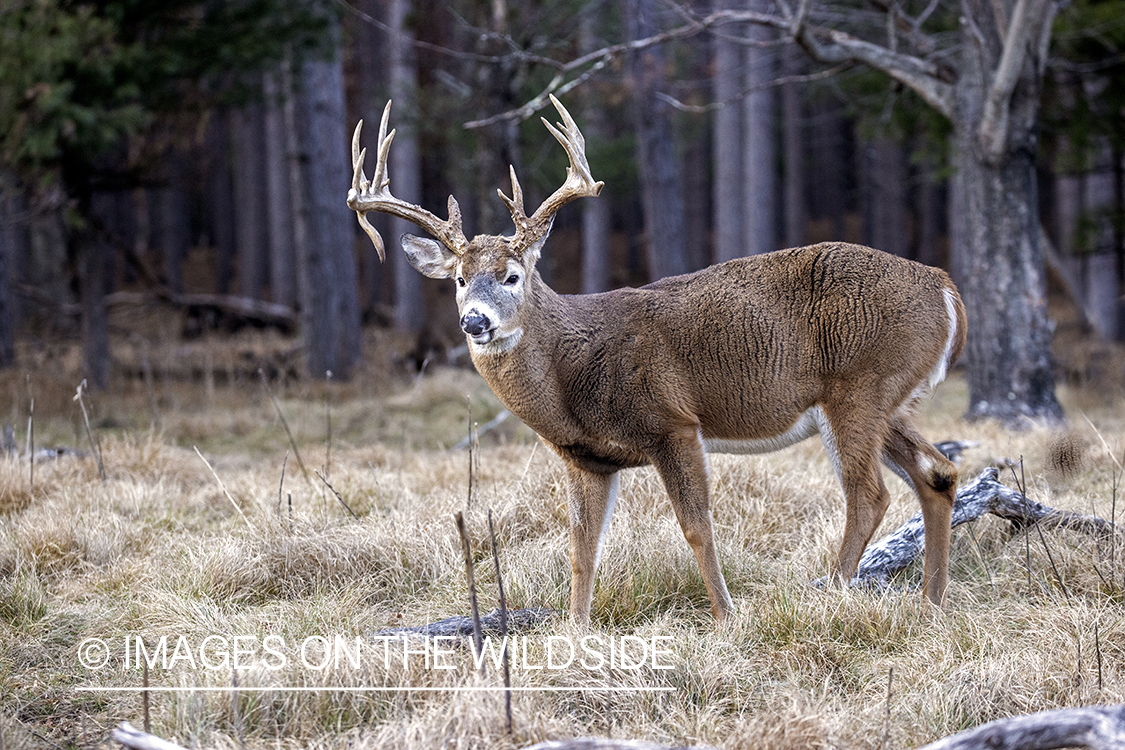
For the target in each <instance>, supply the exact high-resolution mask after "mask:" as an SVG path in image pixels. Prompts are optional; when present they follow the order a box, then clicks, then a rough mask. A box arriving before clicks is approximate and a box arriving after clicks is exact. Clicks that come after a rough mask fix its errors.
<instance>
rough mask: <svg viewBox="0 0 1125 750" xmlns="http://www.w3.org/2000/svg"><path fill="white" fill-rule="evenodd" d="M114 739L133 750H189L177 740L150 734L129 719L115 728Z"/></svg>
mask: <svg viewBox="0 0 1125 750" xmlns="http://www.w3.org/2000/svg"><path fill="white" fill-rule="evenodd" d="M112 737H113V739H114V740H115V741H116V742H120V743H121V744H122V745H124V746H125V747H128V748H132V750H187V748H185V747H183V746H182V745H177V744H176V743H175V742H169V741H168V740H164V739H161V738H159V737H157V736H156V735H155V734H148V733H146V732H142V731H141V730H139V729H137V728H136V727H134V726H133V725H132V724H130V723H129V722H127V721H123V722H121V724H120V725H118V727H117V728H116V729H114V730H113V735H112Z"/></svg>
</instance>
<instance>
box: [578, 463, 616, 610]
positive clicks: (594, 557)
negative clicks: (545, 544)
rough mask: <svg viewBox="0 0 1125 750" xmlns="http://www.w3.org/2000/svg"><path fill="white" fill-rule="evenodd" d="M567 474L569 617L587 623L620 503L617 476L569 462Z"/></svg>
mask: <svg viewBox="0 0 1125 750" xmlns="http://www.w3.org/2000/svg"><path fill="white" fill-rule="evenodd" d="M566 476H567V484H568V486H569V489H570V493H569V494H570V571H571V575H570V618H571V620H572V621H573V622H575V623H576V624H578V625H581V626H583V627H584V626H586V625H587V624H589V622H590V604H591V602H592V601H593V598H594V573H595V571H597V569H598V560H599V558H600V557H601V552H602V541H603V540H604V539H605V533H606V531H608V530H609V522H610V519H611V518H612V517H613V506H614V505H615V504H616V503H617V488H618V476H617V474H616V473H613V474H597V473H594V472H591V471H586V470H584V469H580V468H578V467H577V466H573V465H571V464H569V463H568V464H566Z"/></svg>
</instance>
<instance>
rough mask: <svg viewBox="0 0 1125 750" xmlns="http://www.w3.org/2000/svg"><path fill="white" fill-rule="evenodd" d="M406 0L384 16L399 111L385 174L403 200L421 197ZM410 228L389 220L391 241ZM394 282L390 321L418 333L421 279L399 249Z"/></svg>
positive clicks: (421, 318)
mask: <svg viewBox="0 0 1125 750" xmlns="http://www.w3.org/2000/svg"><path fill="white" fill-rule="evenodd" d="M411 5H412V3H411V0H391V2H390V6H389V10H390V14H389V15H390V17H389V19H388V21H389V23H388V26H389V27H390V30H389V32H388V37H389V38H388V40H387V42H388V43H387V56H388V63H387V67H388V69H389V70H390V78H391V80H390V84H391V99H392V100H394V102H395V107H396V111H397V112H398V113H399V119H398V121H397V123H398V124H397V127H396V128H395V132H396V135H395V148H394V150H393V151H392V152H391V164H390V173H391V175H392V176H393V177H394V181H395V192H397V193H398V194H399V195H400V196H401V197H402V199H403V200H407V201H410V202H412V203H420V202H421V200H422V157H421V154H420V153H419V151H418V135H417V121H418V116H419V114H418V96H417V89H418V83H417V64H416V62H415V56H414V47H413V43H414V36H413V34H412V33H411V31H410V28H409V27H408V26H407V18H408V16H409V15H410V12H411ZM412 231H414V225H413V224H411V223H410V222H408V221H404V220H402V219H398V218H392V219H391V238H392V239H391V241H392V242H394V243H397V242H398V238H399V237H401V236H402V235H404V234H408V233H411V232H412ZM391 264H392V267H393V269H394V271H393V274H394V283H395V296H394V304H395V323H396V325H398V326H399V327H401V328H404V329H406V330H408V331H412V332H414V333H417V332H419V331H421V330H422V328H423V326H424V325H425V323H426V318H425V309H424V308H423V306H422V277H421V276H419V275H418V274H417V273H415V272H414V269H412V268H411V267H410V263H409V262H408V261H407V259H406V256H405V254H404V253H395V252H392V253H391Z"/></svg>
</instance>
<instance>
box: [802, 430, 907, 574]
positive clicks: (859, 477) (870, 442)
mask: <svg viewBox="0 0 1125 750" xmlns="http://www.w3.org/2000/svg"><path fill="white" fill-rule="evenodd" d="M824 416H825V418H824V419H821V420H819V422H820V424H819V429H820V435H821V441H822V442H823V443H824V447H825V450H826V451H827V452H828V456H829V458H830V459H831V460H832V464H833V466H834V467H835V469H836V475H837V477H838V478H839V480H840V484H841V485H842V486H843V488H844V500H845V502H846V503H847V516H846V519H845V521H844V540H843V542H842V543H841V544H840V553H839V555H837V557H836V566H835V569H834V570H833V573H832V577H833V579H834V580H835V581H836V583H838V584H844V583H846V582H848V581H850V580H851V578H852V576H853V575H855V570H856V566H857V565H858V564H859V558H860V557H861V556H862V555H863V550H864V549H866V548H867V543H868V542H869V541H871V536H872V535H873V534H874V533H875V529H877V528H879V524H880V523H881V522H882V520H883V515H884V514H885V513H886V512H887V506H888V505H890V493H888V492H887V487H886V485H884V484H883V475H882V473H881V472H880V470H879V455H880V453H881V448H882V444H883V439H884V435H885V430H886V427H885V421H884V420H883V419H882V418H875V417H870V418H864V415H862V414H858V413H855V412H854V411H850V412H849V411H846V410H844V409H835V410H833V409H826V410H825V415H824Z"/></svg>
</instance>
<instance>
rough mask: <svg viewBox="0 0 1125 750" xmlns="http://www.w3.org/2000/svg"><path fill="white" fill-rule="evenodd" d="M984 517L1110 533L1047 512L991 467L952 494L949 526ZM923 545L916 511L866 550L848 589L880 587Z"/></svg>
mask: <svg viewBox="0 0 1125 750" xmlns="http://www.w3.org/2000/svg"><path fill="white" fill-rule="evenodd" d="M985 513H992V514H993V515H996V516H1000V517H1001V518H1006V519H1008V520H1009V521H1012V523H1013V524H1015V525H1017V526H1022V525H1024V524H1028V523H1039V524H1041V525H1042V526H1043V527H1044V528H1067V529H1074V530H1076V531H1081V532H1084V533H1086V534H1095V535H1098V536H1109V535H1111V534H1113V533H1114V525H1113V524H1112V523H1110V522H1109V521H1107V520H1105V519H1104V518H1099V517H1098V516H1087V515H1083V514H1081V513H1074V512H1072V511H1067V510H1057V509H1055V508H1050V507H1048V506H1046V505H1043V504H1042V503H1037V502H1035V501H1034V500H1031V499H1029V498H1027V497H1025V496H1024V495H1023V494H1022V493H1020V492H1017V491H1016V490H1013V489H1010V488H1009V487H1007V486H1005V485H1004V484H1002V483H1001V482H1000V474H999V471H998V470H997V469H996V468H995V467H992V466H990V467H988V468H986V469H985V470H984V471H982V472H981V473H980V475H979V476H978V477H977V478H976V479H974V480H973V481H972V482H969V483H968V484H966V485H963V486H962V487H961V488H960V489H959V490H958V491H957V500H956V502H955V503H954V505H953V523H952V525H953V526H954V527H957V526H960V525H961V524H963V523H968V522H969V521H975V520H976V519H978V518H980V517H981V516H983V515H984V514H985ZM924 541H925V531H924V528H923V524H922V514H921V512H918V513H915V514H914V515H913V516H912V517H911V518H910V520H909V521H907V522H906V523H904V524H903V525H902V526H900V527H899V528H898V529H896V530H895V531H893V532H891V533H890V534H888V535H887V536H885V537H883V538H882V539H880V540H879V541H877V542H875V543H873V544H871V545H870V546H868V548H867V551H866V552H864V553H863V557H861V558H860V560H859V566H858V567H857V568H856V574H855V577H854V578H853V579H852V581H851V583H852V585H853V586H855V585H866V584H872V583H874V584H876V585H886V584H887V582H888V581H889V580H890V578H891V577H892V576H894V575H895V574H896V573H898V572H899V571H901V570H903V569H904V568H906V567H907V566H908V565H910V563H912V562H913V561H914V560H915V559H916V558H917V557H918V556H919V555H920V554H922V548H923V544H924Z"/></svg>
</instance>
